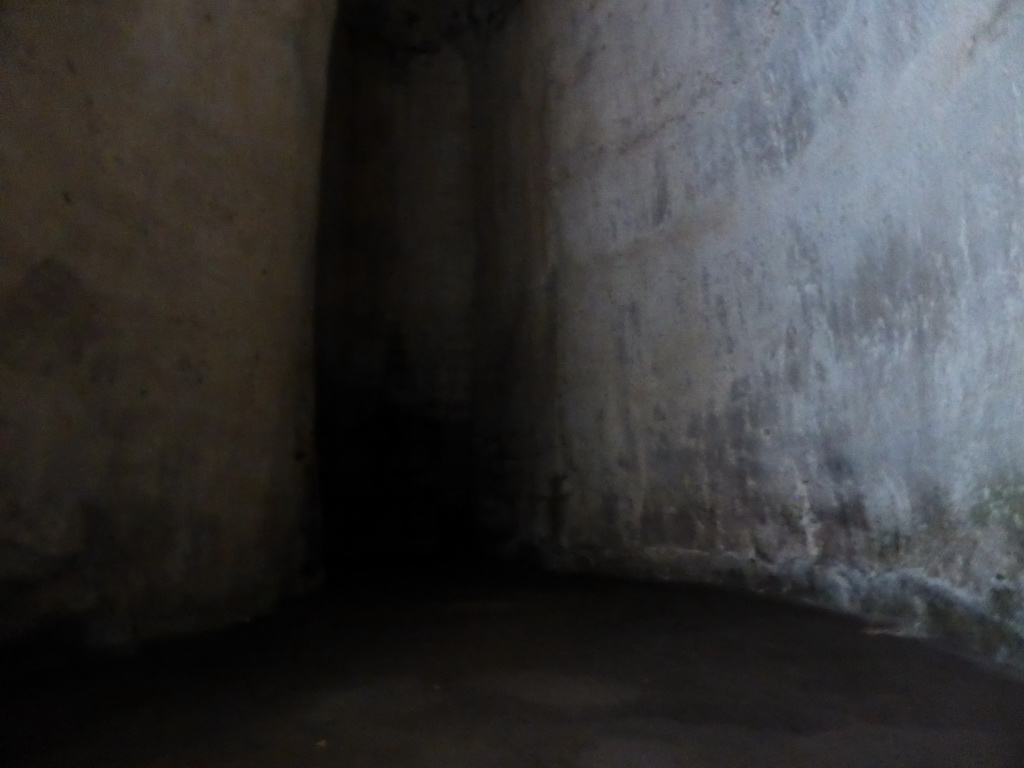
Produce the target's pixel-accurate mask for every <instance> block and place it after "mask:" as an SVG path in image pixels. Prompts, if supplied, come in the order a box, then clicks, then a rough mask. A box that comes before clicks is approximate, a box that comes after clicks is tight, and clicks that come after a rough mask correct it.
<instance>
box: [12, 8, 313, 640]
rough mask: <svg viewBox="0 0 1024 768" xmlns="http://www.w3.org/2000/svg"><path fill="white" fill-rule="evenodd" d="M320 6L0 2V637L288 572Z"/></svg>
mask: <svg viewBox="0 0 1024 768" xmlns="http://www.w3.org/2000/svg"><path fill="white" fill-rule="evenodd" d="M332 13H333V3H331V2H329V1H328V0H322V1H321V0H315V1H310V0H302V1H299V0H294V1H291V2H270V3H268V2H241V1H236V0H232V1H229V2H206V1H203V0H186V1H185V2H181V1H179V0H156V1H155V2H150V1H147V2H138V1H137V0H118V1H117V2H107V3H49V2H43V1H42V0H13V2H5V3H4V4H3V6H2V7H0V104H2V105H3V107H2V109H0V637H2V636H8V635H11V634H14V633H20V632H24V631H28V630H30V629H34V628H38V627H41V626H43V625H46V624H48V623H50V622H52V621H56V620H58V619H61V620H64V619H68V618H69V617H71V618H75V619H78V618H80V619H82V627H83V628H84V629H85V631H86V632H87V633H88V634H91V635H92V636H93V637H94V639H97V640H100V641H103V640H105V639H106V640H111V641H119V640H125V639H130V638H131V637H134V636H138V635H148V634H153V633H158V632H166V631H176V630H180V629H186V628H190V627H197V626H207V625H210V624H216V623H219V622H220V621H222V620H225V619H227V618H230V617H232V616H239V615H244V614H246V613H248V612H251V611H253V610H256V609H259V608H260V607H261V606H265V605H267V604H268V602H269V601H271V600H273V598H274V597H275V595H276V594H277V593H278V592H279V591H280V589H281V588H282V585H284V584H285V583H286V582H288V581H289V580H290V579H291V578H292V577H293V576H294V574H295V572H296V570H297V569H298V567H299V565H300V561H301V559H302V557H303V552H302V547H303V536H302V532H301V528H302V526H303V525H304V517H305V515H307V514H308V510H307V509H306V508H305V507H306V504H305V502H304V501H303V499H304V498H306V493H305V489H306V485H307V477H308V469H307V465H308V462H309V459H310V456H311V447H310V425H311V419H310V416H311V400H312V398H311V394H312V393H311V372H312V371H311V361H312V355H311V342H312V335H311V331H312V329H311V311H310V308H311V304H312V301H311V295H312V292H311V279H312V270H311V267H312V259H311V257H312V249H313V234H314V225H315V214H316V183H317V167H318V159H319V147H320V138H321V118H322V110H323V105H322V102H323V99H324V93H325V69H326V67H325V64H326V58H327V46H328V41H329V36H330V28H331V16H332Z"/></svg>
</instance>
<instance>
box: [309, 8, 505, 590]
mask: <svg viewBox="0 0 1024 768" xmlns="http://www.w3.org/2000/svg"><path fill="white" fill-rule="evenodd" d="M514 5H515V3H514V2H508V1H507V0H503V1H500V2H498V1H495V0H488V1H484V0H419V1H418V2H413V1H411V0H394V1H392V2H362V1H360V0H352V1H351V2H348V3H347V4H346V3H344V2H343V4H342V8H341V11H340V12H339V15H338V21H337V24H336V29H335V33H334V44H333V50H332V58H331V67H330V73H331V85H330V90H329V97H328V107H327V119H326V125H325V133H324V151H323V168H322V177H321V203H320V205H321V208H320V229H319V244H318V275H317V386H318V396H317V400H318V454H319V465H320V487H321V506H322V510H323V529H322V534H321V535H322V540H323V541H322V545H323V546H322V549H323V552H324V557H325V563H324V565H325V569H326V571H327V573H328V576H329V578H333V577H336V576H344V575H345V574H347V573H349V572H350V569H361V568H365V567H366V565H367V561H372V562H377V563H380V564H381V565H382V566H384V567H389V568H390V567H394V566H395V565H397V564H398V563H399V562H403V561H406V560H408V559H410V558H415V557H416V556H417V555H418V556H421V557H422V558H426V559H427V560H428V561H433V562H434V564H435V565H436V564H439V563H440V562H442V561H444V562H449V561H451V560H453V559H454V560H458V559H461V558H464V557H467V556H469V555H470V554H471V553H472V551H473V548H474V544H475V539H476V533H475V528H476V525H475V521H474V493H475V492H474V478H473V468H472V464H473V461H472V444H473V429H472V419H471V402H470V401H471V377H472V368H473V366H472V354H473V353H472V350H473V344H474V339H473V327H472V325H473V323H472V312H473V300H474V279H475V271H476V269H475V260H476V252H477V243H476V240H475V221H474V219H475V214H476V211H475V202H474V199H473V167H472V165H473V146H472V142H473V136H472V117H471V109H470V86H469V75H468V70H467V57H466V55H465V52H464V48H465V46H466V45H468V44H469V43H470V42H471V41H472V40H476V39H480V38H481V37H484V36H486V35H487V34H489V33H490V32H492V31H494V30H495V29H497V28H498V27H499V26H500V25H501V24H502V23H503V20H504V19H505V18H506V17H507V15H508V13H509V12H510V11H511V9H512V7H513V6H514Z"/></svg>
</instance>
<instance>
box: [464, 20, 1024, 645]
mask: <svg viewBox="0 0 1024 768" xmlns="http://www.w3.org/2000/svg"><path fill="white" fill-rule="evenodd" d="M1022 50H1024V6H1021V5H1020V4H1017V3H1012V2H1005V0H1004V1H1003V2H997V1H996V0H984V1H980V2H972V3H961V2H952V1H949V2H925V1H924V0H916V1H915V0H892V1H890V2H881V1H879V2H859V1H858V2H854V0H847V1H846V2H841V1H839V0H830V1H829V2H820V1H819V0H799V1H794V2H775V3H771V2H765V3H738V2H732V1H731V0H705V1H704V2H697V1H696V0H691V1H687V2H681V1H680V0H650V1H648V2H635V1H634V0H587V1H586V2H584V0H567V1H566V2H560V3H550V2H541V1H540V0H536V1H534V2H530V1H527V2H525V4H524V7H523V8H522V9H520V12H519V13H518V14H517V15H516V17H515V19H514V20H513V21H512V22H511V23H510V25H509V26H508V27H507V28H506V29H505V31H504V32H503V33H502V34H501V36H500V37H499V40H498V42H497V43H496V44H495V45H494V46H493V47H492V49H491V50H490V52H489V53H488V55H487V56H486V57H485V59H486V62H487V75H486V76H487V77H488V78H490V80H489V81H488V83H489V87H490V88H491V90H488V89H487V88H483V89H482V91H483V93H484V98H485V99H489V100H490V102H491V103H492V104H493V103H494V102H495V101H497V102H498V106H496V107H495V109H497V110H498V112H499V114H500V117H495V118H493V120H494V121H495V122H496V123H499V124H500V123H502V121H505V124H506V125H511V126H519V128H517V129H516V128H513V129H508V131H507V133H509V135H503V136H500V137H499V138H496V139H495V140H493V141H492V142H491V145H490V150H489V151H490V152H491V155H490V157H491V162H490V163H489V164H487V163H485V164H484V166H485V168H487V169H489V170H487V171H485V172H484V176H485V177H486V176H487V175H488V174H493V175H494V178H491V179H490V183H491V185H492V187H493V189H494V190H500V189H502V188H510V187H509V184H514V182H515V178H516V174H519V175H520V176H522V174H524V173H528V172H526V171H522V170H517V168H522V167H524V166H532V167H535V168H537V169H538V170H535V171H533V175H534V180H533V181H532V182H529V183H520V185H519V190H520V194H521V198H520V200H519V202H518V203H517V204H516V206H515V209H516V211H517V214H516V215H518V216H519V217H520V220H521V221H522V222H528V223H529V224H530V226H532V227H533V231H537V232H540V234H539V235H537V236H536V237H534V238H533V240H532V241H530V242H529V243H526V244H524V248H525V249H526V252H524V253H523V254H522V255H521V256H520V257H519V258H520V259H521V260H522V261H523V262H524V263H526V264H527V266H526V267H524V269H525V272H524V275H525V276H524V277H523V279H522V280H521V282H520V283H519V284H518V285H517V286H516V289H515V290H516V291H518V292H519V293H518V294H515V293H512V289H511V288H510V287H509V284H506V285H505V286H500V285H497V284H496V285H495V286H494V287H492V289H491V290H492V293H493V297H495V298H492V299H491V300H490V303H491V305H492V306H500V304H498V299H499V298H504V299H506V300H507V301H513V300H514V297H515V296H516V295H518V297H519V298H518V300H519V301H520V303H523V302H525V303H526V304H529V299H524V298H523V297H534V299H533V302H534V304H535V305H536V306H537V307H540V308H541V314H544V313H547V315H549V316H553V317H554V318H555V320H554V321H553V323H552V327H551V328H550V329H549V330H548V337H547V338H550V337H554V338H556V343H555V351H554V352H553V353H552V354H551V355H550V357H551V359H552V360H554V361H556V368H557V374H556V376H555V377H553V378H548V379H546V378H545V376H544V375H543V374H541V373H537V374H536V375H533V374H530V375H525V376H523V377H522V381H521V382H520V384H521V385H520V386H519V387H518V388H517V389H516V390H515V392H514V393H513V395H512V396H511V397H512V399H513V400H514V399H516V398H518V400H519V401H521V402H529V401H530V400H531V399H532V400H535V401H543V400H546V401H547V402H549V403H553V404H555V407H557V409H558V413H557V418H556V419H555V420H554V426H553V427H552V429H551V430H550V432H549V435H548V438H547V439H546V441H542V442H543V443H544V445H543V446H542V450H536V449H535V447H533V448H531V447H528V446H527V447H524V448H523V449H522V450H521V451H520V453H521V454H522V456H523V458H524V461H533V462H534V467H535V468H534V470H533V472H532V477H533V478H534V481H533V482H534V485H535V487H534V488H533V490H532V493H533V499H534V501H531V500H530V499H523V500H521V503H520V504H519V505H518V507H517V509H516V510H514V511H513V512H506V514H511V515H513V516H515V517H517V519H519V520H520V521H522V522H523V524H524V525H525V527H526V534H525V535H526V537H527V538H529V539H533V540H535V541H537V542H538V543H539V544H540V546H541V547H542V548H545V549H546V550H547V551H548V552H549V556H550V557H551V559H552V560H553V561H555V562H562V563H567V564H570V565H573V566H580V565H586V564H588V563H589V564H596V565H599V566H600V567H614V568H628V569H637V570H643V571H647V572H650V571H651V570H652V569H653V570H654V571H655V572H659V573H664V574H667V575H675V576H692V577H697V578H706V579H710V580H715V581H720V580H730V581H736V582H738V583H743V584H746V585H749V586H755V587H763V588H767V589H770V590H772V591H776V592H784V593H789V594H797V595H800V596H803V597H809V598H811V599H814V600H818V601H824V602H827V603H828V604H831V605H834V606H837V607H840V608H843V609H850V610H854V611H862V612H868V613H872V612H874V613H879V614H881V615H888V616H897V617H899V619H900V621H902V622H904V623H906V624H907V625H908V626H909V627H911V628H915V629H917V630H920V631H927V632H947V633H953V634H957V633H958V632H959V634H964V633H967V634H971V635H972V637H971V638H968V639H969V640H970V641H971V642H974V643H975V644H979V643H980V644H988V646H989V649H990V650H991V651H992V652H994V653H1003V654H1009V653H1012V652H1014V651H1013V644H1014V643H1015V642H1016V641H1015V640H1013V637H1014V636H1015V634H1016V633H1017V632H1018V631H1019V630H1020V629H1021V628H1024V612H1022V609H1021V608H1020V605H1021V604H1022V603H1021V602H1020V600H1019V599H1018V598H1019V596H1020V594H1021V590H1022V588H1024V394H1022V386H1024V385H1022V384H1021V382H1022V381H1024V375H1022V374H1024V336H1022V329H1024V294H1022V291H1021V280H1022V278H1021V270H1022V267H1024V232H1022V223H1024V188H1022V183H1024V94H1022V89H1024V57H1022V56H1021V51H1022ZM495 93H501V94H502V95H501V97H500V99H498V98H497V97H496V96H495V95H494V94H495ZM538 137H539V138H538ZM509 157H512V158H514V159H513V160H512V161H509ZM503 163H504V164H505V165H504V166H503V165H502V164H503ZM538 175H539V176H540V177H541V178H540V180H539V181H538V180H537V178H536V177H537V176H538ZM527 193H528V194H527ZM498 194H499V193H498V192H495V195H498ZM538 196H539V197H538ZM527 229H528V227H526V226H523V227H520V228H519V232H524V231H526V230H527ZM520 237H522V235H520ZM506 242H507V240H506ZM494 269H508V267H507V266H506V267H494ZM545 297H546V298H545ZM538 316H541V315H538V314H537V313H533V314H532V315H528V318H527V319H523V316H520V317H519V318H518V319H516V318H514V317H512V316H511V315H510V316H509V317H510V319H509V321H508V327H509V328H510V329H514V330H516V331H518V335H514V334H511V332H506V333H505V334H504V335H502V334H496V335H495V336H494V343H495V345H496V346H495V355H501V354H502V353H501V350H503V349H505V339H506V337H509V336H512V335H514V337H515V338H517V339H518V342H517V343H518V344H520V345H523V346H524V348H526V349H533V350H534V352H533V353H531V354H535V355H537V354H540V353H538V352H537V350H539V349H541V345H543V344H545V343H547V342H545V340H544V338H542V336H543V334H541V335H540V336H538V334H537V333H536V332H535V329H534V326H535V325H536V319H537V317H538ZM530 345H533V346H532V347H530ZM540 356H541V357H543V355H540ZM545 393H546V394H545ZM521 418H522V422H523V423H524V424H526V423H528V420H529V419H530V416H529V415H528V414H523V415H522V417H521ZM542 418H544V417H543V414H542ZM524 446H525V443H524ZM562 475H565V479H564V480H562V479H560V478H561V476H562ZM545 483H548V485H549V487H550V489H551V491H550V492H549V493H547V494H546V496H545V493H544V490H543V489H544V485H545ZM974 610H977V611H979V612H980V613H981V614H984V615H986V616H988V617H990V618H992V619H994V620H996V622H997V623H996V624H992V625H989V624H987V623H984V622H982V623H984V627H982V626H981V624H976V625H975V628H964V627H959V628H958V627H957V626H955V625H957V623H958V621H959V620H958V619H957V618H955V617H956V616H962V615H966V614H963V613H962V611H967V612H968V613H969V612H970V611H974ZM979 621H980V619H979Z"/></svg>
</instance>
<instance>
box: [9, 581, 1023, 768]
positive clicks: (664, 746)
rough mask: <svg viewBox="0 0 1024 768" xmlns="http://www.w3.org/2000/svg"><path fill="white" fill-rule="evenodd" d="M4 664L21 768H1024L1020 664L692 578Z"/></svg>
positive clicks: (482, 586)
mask: <svg viewBox="0 0 1024 768" xmlns="http://www.w3.org/2000/svg"><path fill="white" fill-rule="evenodd" d="M0 684H2V690H0V717H2V721H0V729H2V730H0V765H2V766H9V767H10V768H23V767H24V768H48V767H50V766H62V767H65V766H66V767H67V768H89V767H91V766H96V767H97V768H99V767H100V766H102V767H103V768H142V767H143V766H144V767H145V768H179V767H182V768H183V767H185V766H188V767H189V768H285V767H286V766H287V767H288V768H295V767H303V768H306V767H308V768H364V767H365V768H386V767H388V766H394V767H395V768H406V767H408V768H412V767H413V766H421V767H423V768H449V767H450V768H499V767H500V768H516V767H518V766H523V767H524V768H545V767H550V768H556V767H557V768H570V767H573V768H575V767H577V766H578V767H579V768H627V767H629V768H634V767H635V768H640V767H642V768H662V767H665V768H668V767H669V766H673V767H678V768H683V767H686V768H689V767H691V766H693V767H700V766H713V767H714V768H725V767H727V766H780V767H782V766H785V767H787V768H791V767H793V766H828V767H829V768H841V767H843V766H865V767H867V766H870V767H871V768H880V767H882V766H901V767H910V766H920V767H921V768H941V767H942V766H970V767H972V768H991V767H994V766H1024V727H1022V726H1024V684H1022V683H1020V682H1017V681H1014V680H1011V679H1009V678H1005V677H1001V676H999V675H997V674H995V673H993V672H990V671H986V670H984V669H981V668H979V667H977V666H974V665H972V664H970V663H969V662H966V661H963V660H961V659H958V658H954V657H952V656H948V655H945V654H944V653H942V652H940V651H938V650H935V649H933V648H929V647H926V646H924V645H921V644H919V643H917V642H915V641H912V640H905V639H900V638H896V637H891V636H886V635H884V634H883V635H877V634H869V633H866V632H865V631H864V627H863V626H862V625H861V624H859V623H857V622H855V621H852V620H849V619H846V618H842V617H836V616H833V615H829V614H824V613H818V612H815V611H811V610H806V609H801V608H795V607H792V606H787V605H781V604H778V603H773V602H767V601H761V600H758V599H755V598H751V597H745V596H740V595H735V594H731V593H728V592H721V591H716V590H711V589H704V588H692V587H691V588H683V587H668V586H658V585H642V584H631V583H617V582H609V581H599V580H577V579H558V580H552V581H547V582H533V583H529V584H510V583H507V582H506V583H480V582H478V583H471V582H470V583H463V584H445V585H441V586H438V585H432V586H430V587H427V586H425V585H423V584H420V585H418V586H417V587H416V588H412V589H410V588H401V589H397V588H396V589H391V590H376V591H373V592H367V593H365V594H363V595H362V596H361V597H359V596H357V595H348V596H346V597H338V596H334V597H330V598H328V597H321V598H318V599H316V600H310V601H307V602H305V603H303V604H301V605H296V606H293V607H292V608H290V609H288V610H286V611H284V612H282V613H280V614H278V615H277V616H275V617H274V618H272V619H269V620H264V621H259V622H253V623H252V624H249V625H246V626H245V627H241V628H237V629H234V630H231V631H229V632H226V633H223V634H220V635H216V636H211V637H206V638H200V639H192V640H188V641H184V642H176V643H170V644H164V645H160V646H151V647H147V648H144V649H142V650H141V651H138V652H136V653H134V654H132V655H131V656H125V657H122V658H116V659H112V658H107V659H103V660H92V661H90V662H88V663H83V662H81V661H79V662H76V663H75V664H73V665H65V666H62V667H60V668H51V669H49V670H48V671H46V672H42V671H38V670H36V671H33V672H24V671H23V672H21V673H20V674H12V673H11V672H10V671H8V672H7V674H6V677H5V679H3V680H0Z"/></svg>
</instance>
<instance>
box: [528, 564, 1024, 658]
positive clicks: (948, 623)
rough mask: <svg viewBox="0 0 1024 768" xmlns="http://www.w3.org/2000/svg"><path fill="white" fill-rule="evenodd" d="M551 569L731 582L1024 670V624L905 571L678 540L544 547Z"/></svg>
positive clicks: (737, 586) (968, 597)
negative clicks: (724, 550) (770, 556)
mask: <svg viewBox="0 0 1024 768" xmlns="http://www.w3.org/2000/svg"><path fill="white" fill-rule="evenodd" d="M545 559H546V561H547V563H546V565H547V566H548V567H549V568H551V569H553V570H557V571H561V572H573V573H581V572H587V573H602V574H608V575H616V576H626V577H631V578H643V579H649V580H659V581H680V582H691V583H700V584H711V585H717V586H726V587H735V588H737V589H742V590H745V591H750V592H754V593H758V594H763V595H766V596H771V597H776V598H780V599H783V600H788V601H792V602H798V603H802V604H806V605H812V606H815V607H819V608H825V609H828V610H834V611H839V612H841V613H845V614H850V615H854V616H858V617H861V618H863V619H865V620H866V621H868V622H870V623H871V624H874V625H880V630H879V631H881V632H885V633H888V634H893V635H899V636H903V637H917V638H923V639H927V640H928V641H929V642H932V643H935V644H937V645H939V646H941V647H943V648H945V649H947V650H949V651H952V652H954V653H957V654H960V655H966V656H970V657H972V658H975V659H977V660H983V661H986V662H990V663H995V664H997V665H999V666H1000V667H1003V668H1005V669H1006V670H1008V671H1012V672H1015V673H1018V674H1019V673H1021V672H1022V671H1024V627H1021V626H1018V625H1016V624H1014V623H1012V622H1008V621H1003V620H1000V619H998V618H995V617H993V616H991V615H990V614H988V613H987V612H985V611H984V610H983V609H982V608H981V607H980V603H981V601H979V600H978V599H976V598H974V597H973V596H971V595H969V594H965V593H962V592H959V591H956V590H953V589H951V588H950V587H949V586H948V585H945V584H941V583H937V582H935V581H934V580H932V579H929V578H928V577H927V576H925V575H924V574H921V573H919V572H914V571H911V570H900V571H890V572H875V573H869V572H865V571H861V570H857V569H855V568H852V567H850V566H848V565H843V564H838V563H828V564H822V563H813V562H807V561H799V560H795V561H790V562H785V563H774V564H773V563H765V562H763V561H760V560H757V559H753V558H749V559H748V558H742V557H739V556H736V555H729V554H708V553H706V552H700V551H694V550H687V549H682V548H677V547H661V546H658V547H643V548H636V549H621V550H615V551H611V550H601V549H591V548H576V549H571V550H567V551H565V552H562V553H559V554H549V555H548V556H547V557H546V558H545Z"/></svg>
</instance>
